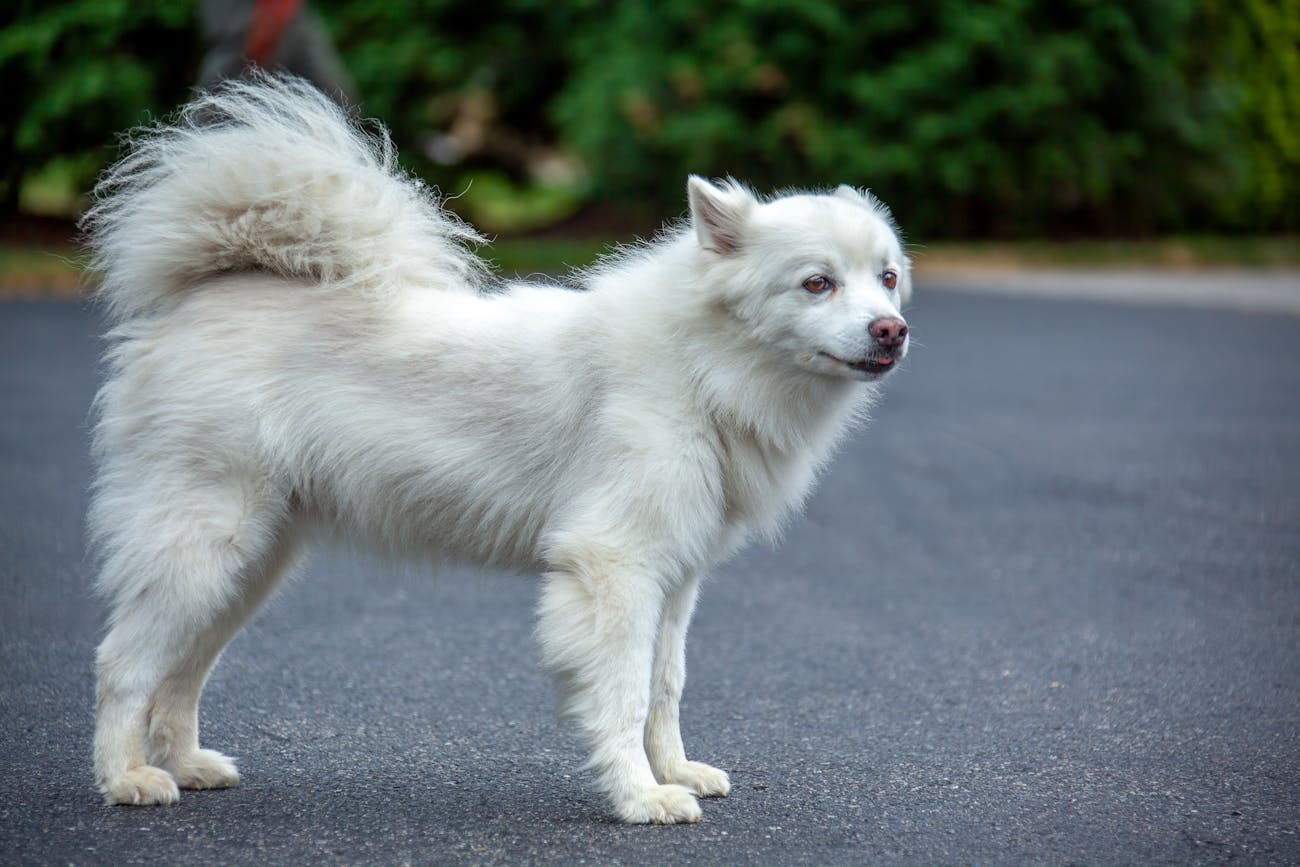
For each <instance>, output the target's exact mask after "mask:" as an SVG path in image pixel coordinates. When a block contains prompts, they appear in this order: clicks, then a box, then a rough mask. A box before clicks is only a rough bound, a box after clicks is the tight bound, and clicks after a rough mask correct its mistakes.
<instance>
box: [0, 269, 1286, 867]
mask: <svg viewBox="0 0 1300 867" xmlns="http://www.w3.org/2000/svg"><path fill="white" fill-rule="evenodd" d="M909 323H910V324H911V326H912V330H913V334H914V335H915V340H916V345H915V348H914V351H913V353H912V355H911V357H910V358H909V360H908V362H907V364H906V369H905V370H903V371H901V372H900V373H899V374H898V375H897V376H896V377H895V378H894V380H893V381H892V382H891V384H890V387H889V392H890V393H889V396H888V398H887V399H886V400H885V401H884V403H883V404H882V405H881V407H880V408H879V409H878V411H877V412H876V415H875V419H874V420H873V422H872V424H871V425H870V427H869V428H868V429H866V430H864V431H861V432H859V433H858V434H857V435H855V436H853V437H852V438H851V439H850V440H849V441H848V443H847V444H846V445H845V447H844V449H843V451H842V453H841V454H840V455H839V456H838V458H837V459H836V460H835V462H834V463H833V464H832V466H831V469H830V471H829V472H828V473H827V474H826V477H825V479H824V480H823V482H822V484H821V485H820V487H819V489H818V491H817V493H816V495H815V496H814V498H813V499H812V500H811V502H810V503H809V506H808V509H807V514H806V516H804V517H803V518H802V519H800V520H799V521H797V522H796V523H795V524H794V525H793V526H792V527H791V528H790V530H789V532H788V533H787V534H786V537H785V539H784V540H783V541H782V543H781V544H780V545H779V546H778V547H776V548H775V549H770V548H765V547H758V548H754V549H751V550H749V551H748V552H746V553H745V554H744V555H743V556H742V557H740V558H739V559H737V560H736V561H734V562H733V563H731V564H729V565H728V566H727V567H725V568H723V569H722V570H720V571H719V572H718V574H716V575H714V576H713V577H712V578H711V579H710V581H709V582H708V583H707V584H706V586H705V588H704V593H703V597H702V601H701V604H700V608H699V611H698V615H697V619H696V623H695V626H694V628H693V630H692V633H691V639H690V645H689V650H688V664H689V669H690V680H689V683H688V685H687V691H686V696H685V701H684V709H683V712H684V729H685V735H686V740H687V746H688V751H689V752H690V753H691V754H692V755H694V756H696V757H698V758H700V759H703V760H706V761H709V762H713V763H716V764H718V765H720V766H722V767H724V768H727V769H728V770H729V771H730V772H731V779H732V785H733V789H732V796H731V797H730V798H727V799H725V800H720V801H718V800H714V801H707V802H705V804H704V820H703V822H702V823H701V824H699V825H697V826H687V827H658V828H646V827H623V826H619V825H617V824H614V823H612V822H611V821H610V820H609V818H608V817H607V814H606V811H605V807H604V805H603V803H602V802H601V800H600V799H599V797H598V796H597V795H596V794H595V793H594V792H593V791H592V790H591V789H590V788H589V786H588V785H587V780H586V777H585V776H584V775H583V773H582V772H581V771H580V770H579V765H580V762H581V754H580V751H579V749H578V747H577V742H576V738H575V737H574V736H573V735H572V734H571V733H570V732H568V731H566V730H565V729H564V728H563V727H561V726H559V725H558V724H557V723H556V722H555V721H554V718H553V714H552V701H553V698H552V693H551V690H550V687H549V684H548V683H547V681H546V678H545V677H544V676H543V674H542V673H541V672H540V671H539V670H538V668H537V665H536V662H535V654H534V648H533V643H532V638H531V634H530V625H531V614H530V612H531V607H532V605H533V602H534V592H535V586H534V583H533V582H532V581H531V580H530V579H529V578H527V577H519V576H512V575H500V574H496V573H477V572H464V571H453V572H450V573H447V574H442V575H439V576H435V577H430V576H428V575H426V574H424V570H423V569H422V567H419V566H417V565H410V564H387V563H384V562H381V561H378V560H376V559H374V558H371V557H370V556H368V555H366V554H363V553H349V552H347V551H338V550H328V551H322V552H320V553H318V554H317V555H316V556H315V557H314V558H313V559H312V560H311V561H310V563H309V565H308V567H307V568H306V570H305V571H304V572H303V574H302V575H301V576H300V577H299V578H298V579H297V580H295V581H294V582H293V583H292V584H290V585H289V586H288V587H287V588H286V589H285V591H284V592H283V593H282V594H281V595H280V597H279V598H278V600H277V602H275V603H274V604H273V605H271V606H270V607H269V609H268V610H266V611H265V612H263V614H262V615H261V616H260V617H259V618H258V619H257V620H256V621H255V622H254V623H253V625H252V626H251V628H250V629H249V630H247V631H246V632H245V633H244V634H243V635H242V636H241V637H240V638H239V639H237V640H236V642H235V643H234V644H233V645H232V647H231V648H230V650H229V651H228V652H227V653H226V655H225V657H224V658H223V660H222V662H221V664H220V665H219V666H218V668H217V671H216V673H215V674H214V676H213V678H212V681H211V682H210V685H209V687H208V690H207V693H206V696H205V702H204V705H203V711H202V725H203V732H204V741H205V742H206V743H207V744H208V745H210V746H213V747H215V748H217V749H220V750H222V751H225V752H227V753H230V754H233V755H235V756H237V757H239V759H240V762H241V769H242V772H243V776H244V783H243V785H242V786H241V787H240V788H237V789H233V790H228V791H216V792H198V793H185V794H184V795H183V798H182V802H181V804H180V805H179V806H177V807H173V808H146V809H136V808H125V807H114V808H110V807H105V806H103V805H102V804H101V803H100V801H99V797H98V795H97V794H96V793H95V792H94V790H93V787H92V783H91V773H90V764H89V751H90V747H89V744H90V737H91V726H92V709H91V703H92V694H93V678H92V672H91V657H92V652H93V648H94V645H95V643H96V640H97V636H98V634H99V631H100V629H101V617H102V613H101V611H100V608H99V606H98V605H97V603H96V602H95V600H94V599H93V597H92V596H91V594H90V592H89V587H90V582H91V578H92V575H91V569H90V566H89V564H88V562H87V560H86V558H85V554H84V550H83V543H82V525H81V522H82V515H83V511H84V508H85V502H86V493H85V491H86V486H87V482H88V475H89V468H88V461H87V457H86V432H87V431H86V418H87V409H88V405H89V403H90V400H91V396H92V394H93V391H94V387H95V377H96V372H95V363H96V362H95V356H96V351H97V344H96V338H95V334H96V331H97V329H98V324H97V321H96V319H95V317H94V316H93V315H92V314H91V313H89V312H87V311H86V310H84V309H82V308H80V307H78V306H76V305H75V304H72V303H67V302H62V303H58V302H50V303H27V302H21V303H19V302H15V303H10V304H4V305H0V592H2V593H3V600H4V601H3V602H2V603H0V732H3V737H2V738H0V863H4V864H132V863H146V862H148V863H166V862H172V863H200V862H208V863H223V864H262V863H346V864H358V863H382V864H400V863H437V864H512V865H513V864H529V863H563V864H577V863H602V864H603V863H629V864H639V863H654V864H669V863H700V864H755V865H769V864H853V863H888V862H906V863H937V862H1001V863H1032V862H1051V863H1064V862H1085V863H1116V862H1124V863H1160V862H1174V863H1180V864H1186V863H1212V862H1219V861H1226V860H1236V861H1239V862H1244V863H1261V864H1266V863H1278V864H1284V863H1292V864H1294V863H1296V862H1297V861H1300V837H1298V836H1297V834H1298V832H1300V827H1298V826H1300V318H1297V317H1295V316H1286V315H1274V316H1270V315H1262V314H1249V313H1233V312H1223V311H1215V310H1200V309H1176V308H1172V307H1170V308H1166V307H1154V306H1153V307H1143V306H1139V305H1131V304H1129V305H1122V306H1121V305H1115V306H1110V305H1106V304H1097V303H1087V302H1081V301H1069V300H1034V299H1031V298H1027V297H992V296H985V295H979V294H968V293H951V292H943V291H938V290H936V291H928V292H927V291H922V292H921V293H920V294H919V295H918V299H917V301H916V303H915V305H914V306H913V308H912V309H911V310H910V312H909Z"/></svg>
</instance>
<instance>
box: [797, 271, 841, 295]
mask: <svg viewBox="0 0 1300 867" xmlns="http://www.w3.org/2000/svg"><path fill="white" fill-rule="evenodd" d="M803 288H805V289H807V290H808V291H809V292H811V293H812V294H814V295H821V294H823V293H826V292H829V291H831V290H832V289H834V288H835V284H834V283H832V282H831V278H829V277H827V276H826V275H825V274H814V275H812V276H811V277H809V278H808V279H807V280H805V281H803Z"/></svg>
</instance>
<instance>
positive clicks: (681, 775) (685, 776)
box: [660, 762, 731, 798]
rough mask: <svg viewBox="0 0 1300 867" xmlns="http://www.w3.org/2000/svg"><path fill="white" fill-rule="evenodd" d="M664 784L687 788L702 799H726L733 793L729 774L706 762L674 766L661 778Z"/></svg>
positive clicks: (684, 763)
mask: <svg viewBox="0 0 1300 867" xmlns="http://www.w3.org/2000/svg"><path fill="white" fill-rule="evenodd" d="M660 782H663V783H676V784H677V785H679V786H685V787H686V788H688V789H690V790H691V791H693V792H695V794H697V795H699V796H700V797H701V798H725V797H727V793H728V792H730V791H731V780H730V778H728V777H727V772H726V771H724V770H720V769H719V768H715V767H713V766H712V765H706V764H704V762H682V763H680V764H677V765H674V766H673V767H672V768H670V769H669V770H668V772H667V773H665V774H664V775H663V776H662V777H661V778H660Z"/></svg>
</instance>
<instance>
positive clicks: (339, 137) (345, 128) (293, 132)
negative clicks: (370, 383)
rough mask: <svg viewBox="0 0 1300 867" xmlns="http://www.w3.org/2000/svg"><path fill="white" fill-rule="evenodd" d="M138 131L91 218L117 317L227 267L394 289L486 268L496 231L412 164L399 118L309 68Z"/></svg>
mask: <svg viewBox="0 0 1300 867" xmlns="http://www.w3.org/2000/svg"><path fill="white" fill-rule="evenodd" d="M126 144H127V152H126V155H125V156H124V157H122V159H121V160H120V161H119V162H118V163H117V164H116V165H114V166H113V167H112V168H110V169H108V170H107V171H106V172H105V173H104V175H103V176H102V177H101V179H100V181H99V183H98V185H97V186H96V188H95V202H94V204H93V206H92V207H91V208H90V210H89V211H87V213H86V215H85V217H84V218H83V219H82V224H81V228H82V231H83V234H84V237H85V238H86V241H87V244H88V246H89V248H90V251H91V263H90V264H91V267H92V268H93V269H94V270H96V271H98V272H99V276H100V286H99V289H98V296H99V298H100V299H101V301H103V302H104V303H105V305H106V306H107V309H108V312H109V314H110V316H112V317H113V318H114V319H115V320H117V321H123V320H127V319H131V318H134V317H137V316H142V315H148V314H150V313H152V312H154V311H156V310H157V309H159V308H160V307H162V306H164V305H166V304H168V303H169V302H170V301H171V300H172V299H174V298H175V297H177V296H178V295H180V294H181V293H184V292H185V291H186V290H187V288H188V287H191V286H193V285H195V284H196V283H198V282H200V281H201V280H203V279H204V278H206V277H211V276H214V275H218V274H223V273H235V272H241V271H261V272H267V273H272V274H276V275H279V276H283V277H286V278H297V279H301V280H304V281H308V282H311V283H313V284H317V285H320V286H322V287H324V289H325V290H338V289H355V290H361V291H366V292H373V293H376V294H381V295H382V294H386V293H387V292H389V291H391V290H393V289H394V288H396V287H398V286H402V285H412V284H416V285H427V286H432V287H435V288H442V289H446V290H454V291H465V290H470V291H476V290H477V289H478V288H479V287H480V286H481V284H482V282H483V280H484V277H485V274H486V271H485V268H484V265H483V263H482V261H481V260H480V259H479V258H478V257H477V256H475V255H474V254H473V253H472V252H471V251H470V250H469V249H468V247H467V246H466V245H467V244H472V243H478V242H481V241H482V238H481V237H480V236H478V235H477V234H476V233H475V232H474V231H473V230H472V229H471V228H469V227H468V226H466V225H465V224H464V223H462V222H461V221H460V220H458V219H457V218H456V217H455V216H453V215H451V214H449V213H448V212H447V211H446V210H444V209H443V208H442V206H441V204H440V202H439V200H438V199H437V197H436V196H435V194H434V193H433V192H432V191H431V190H429V189H428V188H427V187H425V185H424V184H423V183H421V182H420V181H418V180H416V179H415V178H412V177H410V176H408V175H406V174H405V173H403V172H402V170H401V169H400V168H399V167H398V165H397V157H396V153H395V150H394V148H393V145H392V142H391V141H390V140H389V138H388V134H387V132H386V130H384V129H383V127H381V126H379V125H378V124H374V125H373V126H371V125H363V124H362V123H361V122H359V121H357V120H356V119H355V118H353V117H352V116H350V115H349V114H348V112H346V111H345V110H344V109H342V108H340V107H339V106H338V105H336V104H335V103H334V102H333V101H332V100H331V99H330V98H329V97H327V96H325V95H324V94H322V93H321V92H320V91H318V90H316V89H315V88H314V87H312V86H311V85H310V84H308V83H307V82H305V81H303V80H301V79H297V78H292V77H287V76H285V77H281V76H271V75H265V74H259V75H256V76H255V77H253V78H251V79H249V80H242V81H229V82H225V83H223V84H221V85H219V86H218V87H217V88H216V89H214V90H212V91H209V92H207V93H204V94H201V95H200V96H198V97H197V98H196V99H195V100H194V101H192V102H190V103H189V104H188V105H186V106H185V107H184V108H183V109H182V110H181V111H180V113H179V115H178V116H177V117H176V119H175V120H174V121H173V122H171V123H163V124H158V125H156V126H153V127H150V128H146V129H144V130H140V131H137V132H136V133H135V134H133V135H130V136H128V137H127V140H126Z"/></svg>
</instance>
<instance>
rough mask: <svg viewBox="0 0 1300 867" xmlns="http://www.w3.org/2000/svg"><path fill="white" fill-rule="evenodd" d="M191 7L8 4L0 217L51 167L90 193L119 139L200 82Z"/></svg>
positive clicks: (96, 0)
mask: <svg viewBox="0 0 1300 867" xmlns="http://www.w3.org/2000/svg"><path fill="white" fill-rule="evenodd" d="M192 19H193V8H192V3H190V2H187V0H150V2H148V3H136V2H132V0H61V2H36V0H10V2H8V3H6V4H4V5H3V8H0V81H2V82H4V86H3V88H0V209H3V210H5V211H12V210H13V209H14V207H15V206H16V205H17V202H18V193H19V188H20V184H21V182H22V180H23V179H24V177H27V176H29V175H31V174H33V173H35V172H37V171H39V170H41V169H43V168H46V167H48V166H50V165H51V164H54V165H55V166H56V167H57V168H59V169H60V170H62V171H64V172H67V173H69V174H71V175H72V177H71V179H70V180H69V183H70V184H71V185H73V186H74V187H75V188H77V189H86V188H87V187H88V186H89V185H90V183H91V181H92V179H93V178H94V175H95V173H96V172H97V171H98V170H99V169H100V168H101V167H102V166H103V165H104V164H105V163H107V162H108V161H110V160H112V158H113V157H114V155H115V153H116V148H115V147H114V140H113V136H114V134H115V133H117V132H120V131H122V130H125V129H127V128H129V127H132V126H137V125H139V124H140V123H143V122H145V121H147V120H148V119H149V111H150V110H153V111H168V110H170V109H171V108H172V107H174V106H175V105H176V104H177V103H178V102H179V101H180V100H182V99H183V98H184V95H185V93H186V89H187V88H188V87H189V86H190V85H191V84H192V83H193V68H194V64H193V58H194V46H195V36H194V33H193V27H192Z"/></svg>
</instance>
